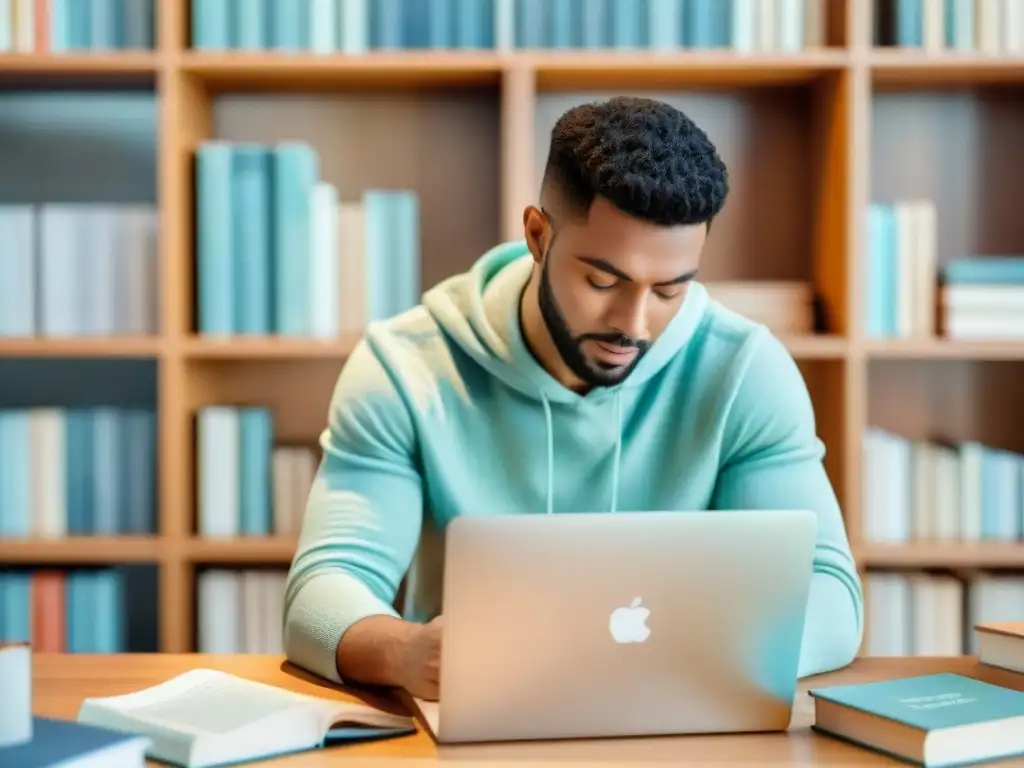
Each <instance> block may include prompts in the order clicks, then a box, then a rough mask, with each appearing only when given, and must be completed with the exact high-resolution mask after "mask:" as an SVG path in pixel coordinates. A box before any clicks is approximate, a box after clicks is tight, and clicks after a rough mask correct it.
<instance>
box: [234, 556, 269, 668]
mask: <svg viewBox="0 0 1024 768" xmlns="http://www.w3.org/2000/svg"><path fill="white" fill-rule="evenodd" d="M239 576H240V578H241V585H242V606H241V608H242V621H241V622H240V623H241V627H242V647H241V648H239V649H238V650H239V652H240V653H267V650H266V649H265V648H264V647H263V624H264V616H263V614H264V611H265V610H266V609H267V607H268V606H267V605H266V603H265V602H264V600H263V583H262V582H263V572H262V571H259V570H248V571H242V572H241V573H240V574H239Z"/></svg>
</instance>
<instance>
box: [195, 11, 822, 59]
mask: <svg viewBox="0 0 1024 768" xmlns="http://www.w3.org/2000/svg"><path fill="white" fill-rule="evenodd" d="M827 7H828V2H827V0H628V1H627V2H616V1H614V0H246V2H245V3H244V4H243V3H230V2H228V0H192V14H191V19H192V29H191V37H192V47H193V48H195V49H197V50H204V51H217V50H249V51H252V50H272V51H276V52H284V53H288V52H290V53H296V52H311V53H317V54H331V53H343V54H349V55H351V54H359V53H363V52H365V51H368V50H402V49H421V50H422V49H458V50H469V49H477V50H479V49H494V48H496V49H499V50H509V49H513V48H523V49H531V48H532V49H536V48H552V49H555V48H557V49H613V48H618V49H632V50H645V49H646V50H675V49H681V48H718V49H731V50H735V51H738V52H750V51H798V50H801V49H804V48H811V47H821V46H823V45H825V44H826V29H827V22H828V19H827Z"/></svg>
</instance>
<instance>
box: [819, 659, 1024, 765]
mask: <svg viewBox="0 0 1024 768" xmlns="http://www.w3.org/2000/svg"><path fill="white" fill-rule="evenodd" d="M810 695H811V697H812V698H813V699H814V705H815V723H814V725H813V726H812V728H813V729H814V730H815V731H818V732H819V733H823V734H826V735H830V736H833V737H836V738H838V739H842V740H844V741H848V742H850V743H853V744H857V745H859V746H863V747H866V748H868V749H872V750H874V751H876V752H881V753H883V754H887V755H891V756H893V757H896V758H899V759H902V760H905V761H907V762H911V763H915V764H917V765H921V766H926V768H937V767H939V766H943V767H950V766H962V765H970V764H973V763H978V762H982V761H988V760H996V759H1001V758H1006V757H1011V756H1016V755H1021V754H1024V693H1022V692H1020V691H1015V690H1012V689H1009V688H1003V687H1000V686H997V685H992V684H990V683H985V682H982V681H980V680H975V679H973V678H969V677H964V676H963V675H956V674H936V675H924V676H920V677H909V678H901V679H898V680H884V681H880V682H871V683H861V684H852V685H839V686H832V687H829V688H817V689H812V690H811V691H810Z"/></svg>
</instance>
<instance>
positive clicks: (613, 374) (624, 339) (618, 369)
mask: <svg viewBox="0 0 1024 768" xmlns="http://www.w3.org/2000/svg"><path fill="white" fill-rule="evenodd" d="M538 300H539V303H540V314H541V317H543V318H544V324H545V325H546V326H547V328H548V333H549V334H551V339H552V341H553V342H554V344H555V348H556V349H557V350H558V354H559V355H561V357H562V360H563V361H564V362H565V364H566V366H568V368H569V370H571V371H572V372H573V374H574V375H575V376H576V377H577V378H579V379H580V381H582V382H584V383H585V384H586V385H587V386H590V387H611V386H614V385H616V384H619V383H621V382H622V381H625V379H626V377H627V376H629V374H630V373H632V372H633V369H634V368H636V366H637V364H638V363H639V362H640V360H641V358H643V356H644V354H645V353H646V352H647V350H648V348H649V347H650V342H648V341H644V340H643V339H634V338H631V337H629V336H625V335H623V334H621V333H583V334H580V335H579V336H575V335H574V334H573V332H572V330H570V328H569V324H568V323H567V322H566V320H565V315H564V314H563V313H562V311H561V309H559V307H558V302H557V301H556V300H555V294H554V292H553V291H552V290H551V281H550V279H549V276H548V260H547V258H545V259H544V266H543V267H542V268H541V275H540V290H539V296H538ZM588 340H591V341H600V342H604V343H606V344H612V345H615V346H617V347H631V348H632V347H635V348H636V349H637V354H636V356H635V357H634V358H633V359H632V360H631V361H630V362H629V364H628V365H624V366H610V365H608V364H606V363H602V362H600V361H597V360H591V359H590V358H588V357H587V355H586V353H585V352H584V351H583V342H585V341H588Z"/></svg>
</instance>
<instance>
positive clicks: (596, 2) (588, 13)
mask: <svg viewBox="0 0 1024 768" xmlns="http://www.w3.org/2000/svg"><path fill="white" fill-rule="evenodd" d="M579 2H580V3H581V6H580V47H581V48H587V49H591V50H593V49H597V48H605V47H607V45H608V43H609V40H610V38H609V36H608V24H609V20H610V19H611V11H610V9H609V8H608V3H607V0H579Z"/></svg>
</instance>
